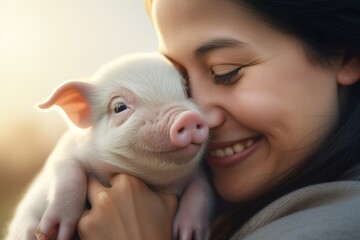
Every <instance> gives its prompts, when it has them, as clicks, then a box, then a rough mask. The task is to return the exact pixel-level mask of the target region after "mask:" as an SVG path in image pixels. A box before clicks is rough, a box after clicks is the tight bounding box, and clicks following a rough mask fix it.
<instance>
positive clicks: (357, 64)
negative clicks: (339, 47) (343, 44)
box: [337, 56, 360, 86]
mask: <svg viewBox="0 0 360 240" xmlns="http://www.w3.org/2000/svg"><path fill="white" fill-rule="evenodd" d="M359 80H360V56H356V57H352V58H350V59H348V60H347V61H344V62H343V64H342V66H341V68H340V70H339V72H338V74H337V81H338V83H339V84H340V85H345V86H348V85H351V84H354V83H356V82H357V81H359Z"/></svg>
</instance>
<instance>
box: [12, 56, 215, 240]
mask: <svg viewBox="0 0 360 240" xmlns="http://www.w3.org/2000/svg"><path fill="white" fill-rule="evenodd" d="M184 86H185V84H184V82H183V79H182V77H181V75H180V74H179V73H178V71H177V70H176V68H175V67H174V66H173V65H172V64H171V63H170V62H169V61H168V60H167V59H166V58H165V57H164V56H162V55H161V54H159V53H142V54H140V53H139V54H131V55H128V56H124V57H122V58H120V59H118V60H115V61H114V62H111V63H109V64H107V65H105V66H103V67H102V68H101V69H100V70H99V71H98V72H97V73H95V75H94V76H93V77H92V78H91V79H90V81H89V80H86V81H81V80H77V81H69V82H66V83H64V84H62V85H61V86H60V87H59V88H57V89H56V90H55V92H54V93H53V94H52V95H51V96H50V98H49V99H47V100H46V101H45V102H44V103H42V104H41V105H40V106H39V107H40V108H41V109H48V108H51V107H52V106H54V105H56V106H58V107H60V108H61V109H62V110H63V112H64V113H65V114H66V115H65V116H66V118H67V119H68V120H69V122H70V123H72V124H73V125H74V126H76V127H73V128H70V129H69V131H67V132H66V133H65V134H64V136H63V137H62V138H61V139H60V140H59V143H58V144H57V146H56V147H55V149H54V151H53V152H52V153H51V155H50V156H49V159H48V160H47V161H46V163H45V165H44V167H43V169H42V171H41V172H40V173H39V175H38V176H37V178H36V179H35V180H34V182H33V184H32V185H31V186H30V188H29V190H28V191H27V193H26V195H25V197H24V198H23V199H22V201H21V202H20V204H19V206H18V208H17V210H16V213H15V216H14V218H13V220H12V221H11V223H10V226H9V231H8V235H7V237H6V239H7V240H27V239H29V240H32V239H42V240H43V239H58V240H68V239H72V238H73V236H74V233H75V232H76V225H77V222H78V220H79V218H80V216H81V214H82V213H83V211H84V207H85V202H86V191H87V177H88V176H89V175H93V176H95V177H96V178H97V179H98V180H99V181H100V182H101V183H103V184H104V185H105V186H106V185H108V184H109V180H110V178H111V177H112V176H113V175H114V174H118V173H127V174H131V175H134V176H137V177H139V178H140V179H142V180H143V181H145V182H146V183H147V184H148V185H149V186H150V187H152V188H154V189H155V190H157V191H164V192H169V193H177V194H179V196H180V201H179V208H178V211H177V214H176V217H175V220H174V230H173V232H174V239H175V238H179V239H192V237H195V238H196V239H205V238H207V226H208V221H209V218H208V217H209V213H210V212H211V206H212V200H211V199H212V198H211V196H212V193H211V190H210V187H209V185H208V183H207V181H206V180H205V177H204V175H203V173H202V171H201V170H200V167H199V165H200V161H201V158H202V156H203V153H204V150H205V147H206V142H207V138H208V127H207V124H206V121H205V119H204V117H203V116H202V114H201V112H200V111H199V110H198V108H197V107H196V105H195V104H194V103H193V102H192V101H191V99H189V98H188V97H187V94H186V89H185V87H184Z"/></svg>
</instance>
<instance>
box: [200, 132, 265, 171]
mask: <svg viewBox="0 0 360 240" xmlns="http://www.w3.org/2000/svg"><path fill="white" fill-rule="evenodd" d="M260 140H261V137H251V138H247V139H243V140H239V141H233V142H228V143H214V144H210V147H209V155H208V156H207V161H208V162H209V164H210V165H212V166H213V167H219V168H226V167H233V166H234V165H236V164H239V163H241V162H242V161H244V160H245V159H246V158H247V157H248V156H250V155H251V154H252V153H253V152H254V151H256V148H257V146H258V142H259V141H260Z"/></svg>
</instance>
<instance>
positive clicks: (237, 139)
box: [79, 0, 360, 239]
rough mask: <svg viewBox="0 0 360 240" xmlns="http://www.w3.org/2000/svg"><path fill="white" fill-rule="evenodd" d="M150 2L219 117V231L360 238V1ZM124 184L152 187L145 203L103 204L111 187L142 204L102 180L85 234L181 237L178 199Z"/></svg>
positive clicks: (215, 121)
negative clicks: (174, 223)
mask: <svg viewBox="0 0 360 240" xmlns="http://www.w3.org/2000/svg"><path fill="white" fill-rule="evenodd" d="M147 6H148V10H149V12H150V15H151V18H152V21H153V23H154V25H155V28H156V30H157V33H158V37H159V50H160V51H161V52H162V53H163V54H164V55H166V56H167V57H168V58H169V59H170V60H171V61H172V62H173V63H174V64H175V65H176V66H177V67H178V68H179V70H180V71H181V72H183V73H184V76H185V77H186V79H187V80H188V85H189V88H190V96H191V97H192V98H193V99H194V101H195V102H196V103H197V104H198V105H199V106H200V107H201V108H202V110H203V111H204V113H205V115H206V117H207V120H208V124H209V128H210V132H211V143H210V146H209V154H208V157H207V158H206V160H207V163H208V166H209V169H210V170H209V171H210V176H211V180H212V183H213V185H214V189H215V191H216V192H217V193H218V196H219V201H218V206H217V207H216V211H217V215H216V217H215V219H214V221H213V222H214V224H213V227H212V231H211V237H212V238H214V239H229V238H231V237H233V238H234V239H240V238H244V239H309V238H310V237H311V239H358V238H360V230H359V228H358V227H357V225H358V222H359V220H360V209H359V206H360V183H359V182H358V180H359V179H360V172H359V171H360V168H359V167H360V166H359V162H360V101H359V96H360V94H359V93H360V83H359V82H360V81H359V79H360V3H359V2H358V1H357V0H352V1H350V0H345V1H334V0H328V1H318V0H309V1H294V0H291V1H289V0H283V1H281V0H277V1H269V0H251V1H245V0H237V1H235V0H222V1H216V0H196V1H194V0H182V1H177V0H154V1H151V0H150V1H148V2H147ZM119 179H120V180H119ZM121 179H122V180H121ZM119 182H120V183H122V186H123V188H125V189H127V190H126V191H131V192H132V193H133V194H134V193H135V194H134V195H136V194H139V195H141V197H142V201H141V200H138V201H137V202H135V203H131V205H132V206H133V208H134V209H135V208H136V209H137V210H136V211H135V210H134V211H131V210H129V208H126V209H124V207H123V206H120V205H122V204H115V203H114V204H113V205H111V206H108V205H106V206H103V209H104V210H102V209H101V208H100V210H96V208H97V207H96V206H98V205H100V206H101V202H102V201H99V197H98V195H99V194H98V193H99V192H100V193H104V192H106V193H107V194H106V196H107V198H109V199H118V201H119V202H121V201H125V202H126V204H129V202H131V201H132V200H124V199H123V198H121V194H123V193H119V191H120V192H121V191H122V190H117V189H115V188H110V189H107V188H103V187H102V186H100V185H99V184H98V183H96V182H95V181H92V183H91V186H90V194H89V195H90V196H89V197H90V201H91V202H92V204H93V206H95V207H94V210H93V209H92V210H90V211H89V212H86V213H85V214H84V216H83V218H82V219H81V221H80V223H79V232H80V235H81V237H82V238H84V239H92V236H95V235H96V236H97V237H98V238H101V237H102V238H105V237H103V236H107V239H124V238H126V237H127V238H128V239H141V236H145V237H144V238H149V237H148V236H156V239H169V238H170V237H169V236H170V234H171V220H172V217H173V215H174V212H175V208H176V199H174V197H173V196H167V195H163V194H158V193H154V192H151V191H150V190H149V189H148V188H147V187H146V186H145V185H143V184H142V183H141V182H139V180H137V179H134V178H132V177H128V176H117V177H116V178H115V179H114V184H116V183H119ZM124 186H125V187H124ZM134 198H135V197H134ZM147 199H152V202H151V203H149V201H147ZM99 202H100V204H99ZM110 202H111V201H110ZM144 202H146V203H147V204H148V205H145V204H144ZM153 204H157V207H156V208H155V207H154V206H155V205H153ZM150 206H152V207H150ZM154 209H156V210H154ZM151 211H156V214H155V213H153V212H151ZM107 213H109V214H107ZM152 214H155V215H156V216H158V217H159V218H158V219H157V221H158V222H156V221H155V220H152V219H151V218H152V217H151V216H152ZM119 219H120V221H119ZM125 219H126V220H125ZM125 221H127V222H126V223H124V222H125ZM139 221H141V223H139ZM119 222H120V223H119ZM121 222H122V223H121ZM92 225H96V226H98V227H99V228H100V227H102V228H103V229H104V234H108V235H102V233H101V231H100V230H99V229H96V228H92V227H89V226H92ZM143 226H148V227H146V228H145V227H143ZM149 228H150V229H151V230H149ZM89 229H92V230H93V231H90V230H89ZM114 229H116V230H118V231H119V232H117V233H113V231H115V230H114ZM127 229H130V230H129V231H128V232H126V231H127ZM110 233H111V234H110ZM109 234H110V235H109ZM131 234H137V235H136V236H135V237H134V236H133V235H131ZM147 234H149V235H147ZM120 236H122V237H123V238H121V237H120ZM117 237H120V238H117ZM94 239H96V238H94ZM149 239H152V238H151V237H150V238H149Z"/></svg>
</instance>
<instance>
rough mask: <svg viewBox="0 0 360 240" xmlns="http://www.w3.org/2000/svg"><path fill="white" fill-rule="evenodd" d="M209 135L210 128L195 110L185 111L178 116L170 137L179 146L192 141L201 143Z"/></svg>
mask: <svg viewBox="0 0 360 240" xmlns="http://www.w3.org/2000/svg"><path fill="white" fill-rule="evenodd" d="M207 137H208V128H207V126H206V123H205V120H204V119H203V117H202V116H201V115H200V114H199V113H196V112H193V111H185V112H183V113H181V114H180V116H178V118H177V119H176V120H175V121H174V123H173V124H172V126H171V128H170V139H171V142H172V144H174V145H175V146H177V147H185V146H187V145H189V144H191V143H196V144H201V143H203V142H205V141H206V139H207Z"/></svg>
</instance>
